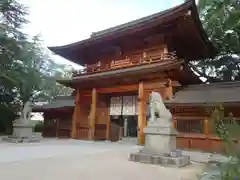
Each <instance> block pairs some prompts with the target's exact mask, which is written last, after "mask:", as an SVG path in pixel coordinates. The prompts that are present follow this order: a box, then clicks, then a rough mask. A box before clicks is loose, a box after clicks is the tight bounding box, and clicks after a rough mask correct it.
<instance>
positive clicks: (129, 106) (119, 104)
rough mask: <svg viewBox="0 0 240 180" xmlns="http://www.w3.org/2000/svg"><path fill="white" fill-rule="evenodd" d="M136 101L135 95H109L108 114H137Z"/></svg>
mask: <svg viewBox="0 0 240 180" xmlns="http://www.w3.org/2000/svg"><path fill="white" fill-rule="evenodd" d="M137 111H138V101H137V97H136V96H119V97H111V100H110V115H111V116H119V115H124V116H134V115H137Z"/></svg>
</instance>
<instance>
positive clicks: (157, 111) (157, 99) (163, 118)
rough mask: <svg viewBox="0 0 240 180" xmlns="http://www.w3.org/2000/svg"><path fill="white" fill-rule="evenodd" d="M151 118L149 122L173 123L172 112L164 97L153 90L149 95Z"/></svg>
mask: <svg viewBox="0 0 240 180" xmlns="http://www.w3.org/2000/svg"><path fill="white" fill-rule="evenodd" d="M148 103H149V109H150V118H149V121H148V124H159V123H161V125H163V126H164V125H167V126H171V125H172V114H171V113H170V111H169V110H168V109H167V108H166V106H165V105H164V103H163V100H162V97H161V95H160V94H159V93H157V92H154V91H153V92H152V93H151V94H150V96H149V100H148Z"/></svg>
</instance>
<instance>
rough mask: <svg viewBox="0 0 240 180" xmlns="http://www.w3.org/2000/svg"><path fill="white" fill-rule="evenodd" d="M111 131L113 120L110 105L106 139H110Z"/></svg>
mask: <svg viewBox="0 0 240 180" xmlns="http://www.w3.org/2000/svg"><path fill="white" fill-rule="evenodd" d="M110 132H111V120H110V106H109V107H108V115H107V130H106V140H108V141H110Z"/></svg>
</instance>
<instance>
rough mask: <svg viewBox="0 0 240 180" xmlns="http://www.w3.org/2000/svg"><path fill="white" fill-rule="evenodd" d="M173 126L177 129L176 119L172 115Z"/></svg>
mask: <svg viewBox="0 0 240 180" xmlns="http://www.w3.org/2000/svg"><path fill="white" fill-rule="evenodd" d="M173 128H175V129H177V119H176V117H175V116H173Z"/></svg>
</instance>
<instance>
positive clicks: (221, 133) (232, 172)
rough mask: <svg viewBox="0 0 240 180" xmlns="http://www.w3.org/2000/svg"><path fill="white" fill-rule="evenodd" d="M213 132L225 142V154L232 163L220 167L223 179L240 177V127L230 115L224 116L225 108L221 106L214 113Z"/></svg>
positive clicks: (229, 179) (212, 118) (212, 119)
mask: <svg viewBox="0 0 240 180" xmlns="http://www.w3.org/2000/svg"><path fill="white" fill-rule="evenodd" d="M210 122H212V129H213V132H214V133H215V135H216V136H217V137H219V138H220V140H221V141H222V142H223V153H224V154H225V155H226V156H227V157H229V159H230V161H229V162H227V163H223V164H221V166H220V171H221V179H222V180H232V179H234V178H236V177H240V143H239V138H240V126H239V124H238V123H237V122H236V120H235V118H234V117H233V115H232V114H231V113H230V114H228V116H227V117H225V115H224V107H223V106H222V105H219V106H218V107H216V108H215V109H214V111H213V113H212V116H211V121H210Z"/></svg>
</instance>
